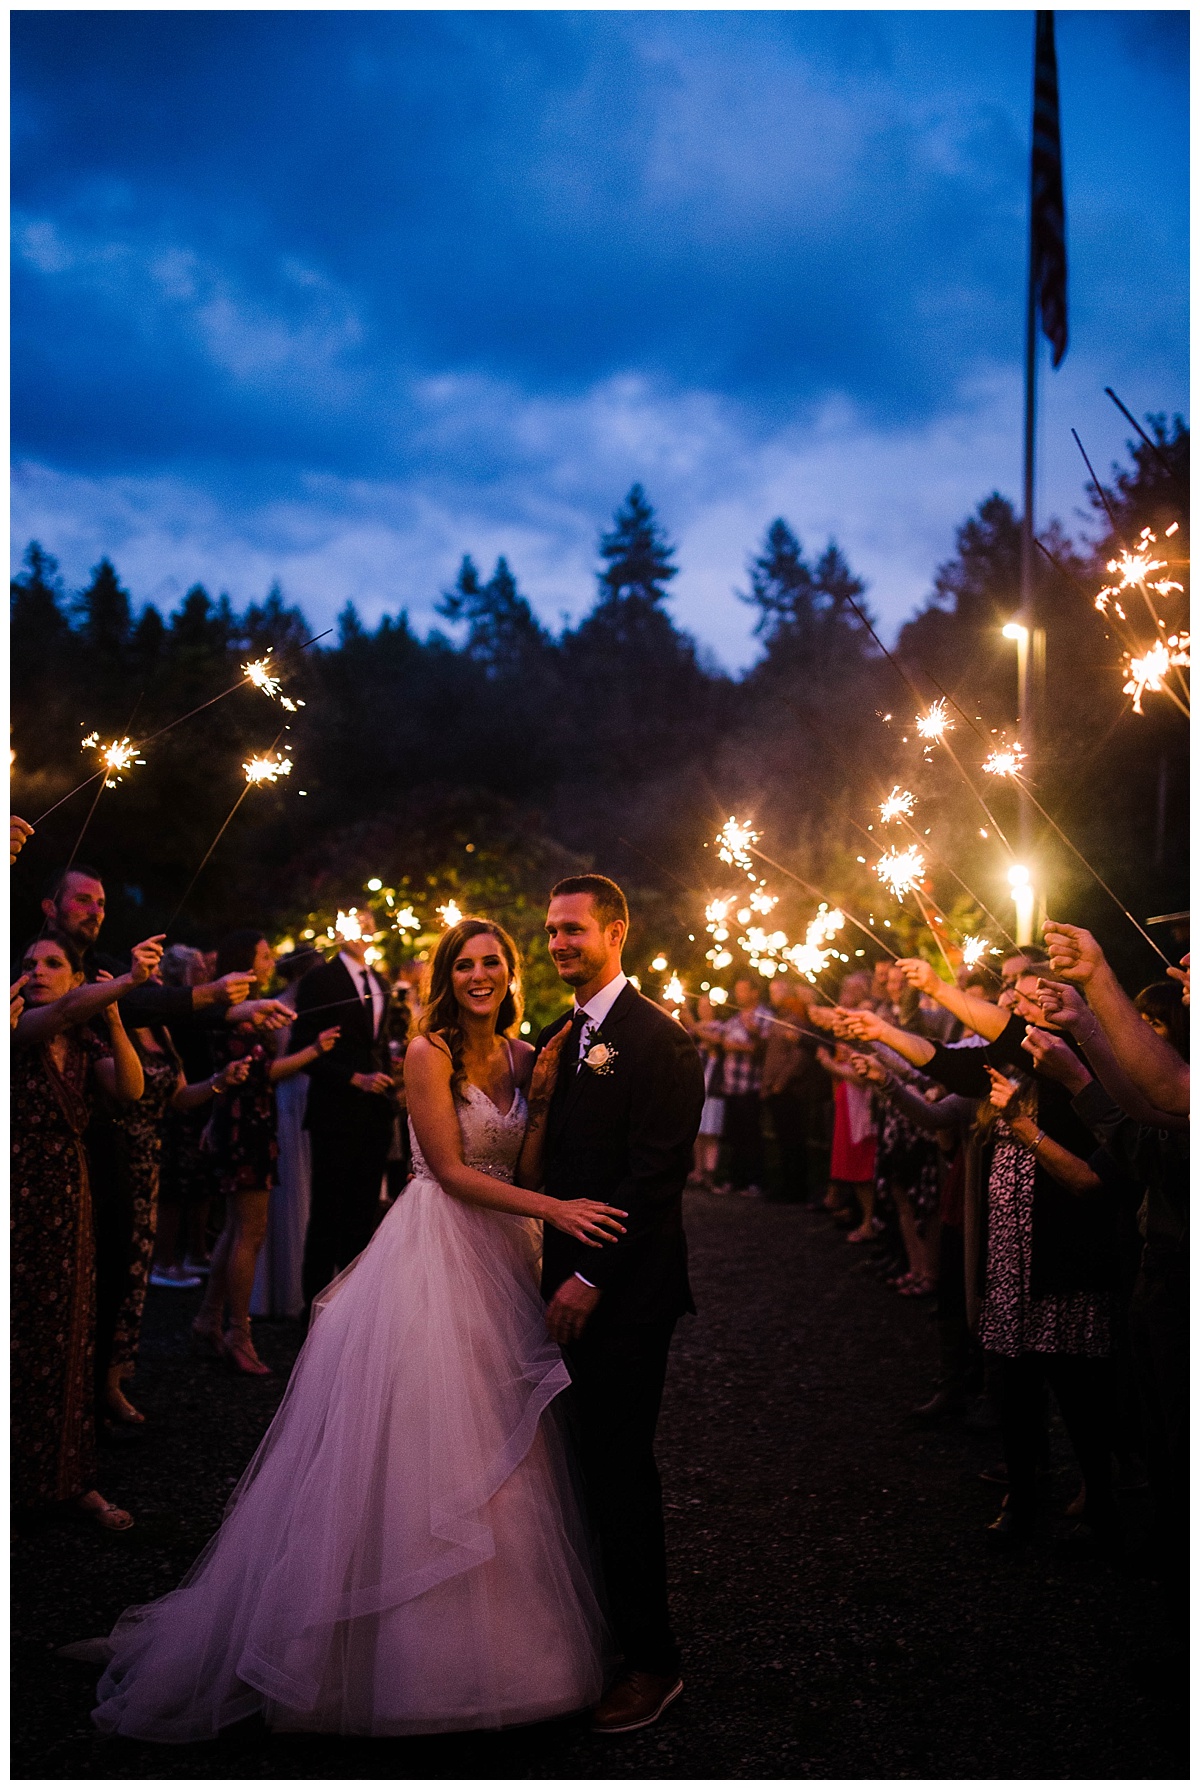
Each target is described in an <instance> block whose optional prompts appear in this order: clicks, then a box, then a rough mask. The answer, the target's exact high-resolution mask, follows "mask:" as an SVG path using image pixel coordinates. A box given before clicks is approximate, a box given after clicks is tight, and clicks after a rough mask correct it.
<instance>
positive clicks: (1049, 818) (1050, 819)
mask: <svg viewBox="0 0 1200 1790" xmlns="http://www.w3.org/2000/svg"><path fill="white" fill-rule="evenodd" d="M1013 781H1014V783H1019V784H1020V786H1021V788H1022V789H1023V790H1024V791H1025V793H1026V795H1027V796H1028V797H1029V800H1030V801H1031V802H1032V803H1033V805H1034V807H1035V808H1036V809H1037V811H1038V813H1039V814H1040V815H1041V817H1042V819H1043V820H1044V821H1045V822H1046V824H1047V825H1048V826H1051V827H1053V829H1054V831H1055V832H1056V833H1057V834H1058V837H1059V838H1060V839H1061V840H1062V842H1063V844H1064V845H1065V846H1066V847H1067V849H1068V851H1072V852H1074V854H1075V856H1076V857H1077V858H1078V859H1079V862H1080V863H1081V864H1082V865H1083V867H1084V869H1085V870H1086V871H1087V873H1088V875H1089V876H1090V877H1092V878H1093V880H1094V881H1096V882H1098V883H1099V885H1100V887H1101V888H1102V889H1103V890H1104V893H1105V894H1106V895H1107V896H1108V898H1109V900H1110V901H1112V902H1115V904H1116V905H1117V907H1119V908H1120V910H1121V912H1122V913H1123V914H1124V916H1125V918H1126V919H1127V920H1128V921H1129V924H1130V925H1131V926H1132V927H1134V928H1135V930H1136V931H1138V932H1140V933H1141V935H1142V937H1143V938H1144V939H1145V941H1146V943H1147V944H1148V945H1149V947H1150V949H1151V950H1152V951H1153V952H1154V954H1155V956H1156V957H1161V958H1162V961H1163V962H1164V963H1165V964H1166V965H1167V966H1168V968H1169V967H1170V964H1171V959H1170V958H1169V957H1168V956H1167V955H1166V953H1165V952H1164V951H1160V950H1159V948H1158V946H1157V945H1156V944H1155V942H1154V940H1153V939H1152V938H1151V937H1150V934H1149V933H1148V932H1147V931H1146V928H1145V927H1144V926H1143V925H1142V924H1141V922H1140V921H1138V920H1135V919H1134V917H1133V915H1132V914H1131V913H1130V911H1129V909H1128V908H1127V907H1126V906H1125V903H1124V902H1123V901H1122V900H1121V897H1120V896H1119V895H1115V894H1114V893H1113V891H1112V890H1111V889H1110V888H1109V886H1108V884H1107V883H1106V882H1105V880H1104V878H1103V877H1102V876H1101V875H1100V872H1099V871H1098V870H1094V869H1093V868H1092V866H1091V865H1090V864H1089V863H1088V861H1087V859H1086V858H1085V857H1084V855H1083V853H1082V852H1081V851H1080V849H1079V847H1078V846H1077V845H1076V844H1075V843H1074V842H1073V841H1072V840H1070V839H1068V838H1067V835H1066V834H1065V833H1064V832H1063V830H1062V828H1061V827H1060V826H1059V824H1058V822H1057V821H1056V820H1055V819H1054V816H1053V815H1052V814H1047V813H1046V810H1045V809H1044V808H1043V807H1042V804H1041V803H1040V802H1039V801H1038V799H1037V797H1036V796H1035V795H1034V793H1033V791H1032V790H1031V789H1030V787H1029V785H1028V784H1027V783H1026V781H1025V779H1024V778H1023V777H1021V776H1019V775H1018V774H1017V773H1016V772H1014V773H1013Z"/></svg>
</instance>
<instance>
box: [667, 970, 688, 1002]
mask: <svg viewBox="0 0 1200 1790" xmlns="http://www.w3.org/2000/svg"><path fill="white" fill-rule="evenodd" d="M662 998H663V1000H664V1001H666V1002H667V1003H668V1005H669V1006H672V1007H682V1006H683V1003H684V1001H686V999H687V993H686V990H685V989H684V986H683V983H682V982H681V981H680V980H679V977H678V976H677V975H676V974H675V972H674V970H672V972H671V974H670V975H669V976H668V978H667V980H666V981H665V982H664V983H663V991H662Z"/></svg>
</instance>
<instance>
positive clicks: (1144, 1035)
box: [1044, 920, 1191, 1115]
mask: <svg viewBox="0 0 1200 1790" xmlns="http://www.w3.org/2000/svg"><path fill="white" fill-rule="evenodd" d="M1044 932H1045V938H1046V949H1047V950H1048V951H1049V953H1050V962H1051V965H1052V967H1053V969H1054V972H1055V974H1056V975H1058V976H1061V977H1062V978H1063V980H1064V981H1066V982H1073V983H1074V984H1075V986H1076V987H1077V988H1082V989H1084V990H1086V993H1087V1000H1088V1005H1089V1007H1090V1008H1091V1010H1092V1012H1093V1013H1094V1014H1095V1016H1096V1018H1097V1020H1098V1021H1099V1022H1100V1024H1101V1025H1102V1026H1103V1028H1104V1031H1105V1033H1106V1035H1107V1037H1108V1041H1109V1043H1110V1045H1111V1046H1112V1051H1113V1055H1114V1056H1115V1058H1116V1060H1117V1062H1118V1064H1119V1065H1120V1067H1121V1068H1122V1069H1123V1070H1124V1072H1125V1074H1126V1075H1127V1076H1128V1077H1129V1080H1130V1081H1131V1082H1132V1083H1133V1085H1134V1087H1135V1088H1136V1089H1137V1091H1138V1092H1139V1093H1140V1094H1141V1096H1142V1098H1143V1099H1144V1100H1146V1101H1148V1102H1149V1103H1150V1104H1151V1105H1152V1106H1155V1107H1157V1108H1159V1110H1160V1111H1162V1112H1165V1113H1172V1114H1179V1115H1182V1114H1184V1113H1187V1112H1188V1111H1189V1110H1190V1105H1191V1075H1190V1071H1189V1069H1188V1065H1187V1064H1186V1063H1185V1062H1184V1060H1183V1058H1182V1057H1181V1056H1180V1055H1179V1053H1178V1051H1176V1050H1174V1049H1173V1048H1172V1047H1171V1045H1169V1044H1168V1043H1167V1041H1166V1039H1165V1038H1160V1037H1159V1035H1158V1033H1157V1032H1155V1031H1153V1030H1152V1029H1151V1028H1150V1027H1149V1026H1148V1025H1147V1024H1146V1022H1145V1020H1144V1019H1143V1018H1142V1016H1141V1014H1140V1013H1139V1012H1138V1010H1137V1008H1136V1007H1135V1006H1134V1004H1133V1002H1132V1001H1131V1000H1130V998H1129V996H1128V995H1127V994H1126V993H1125V990H1124V989H1123V988H1122V987H1121V985H1120V983H1119V982H1118V981H1117V978H1116V977H1115V976H1114V975H1113V972H1112V969H1111V967H1110V965H1109V963H1108V960H1107V958H1106V957H1105V955H1104V952H1103V951H1102V950H1101V948H1100V946H1099V944H1098V943H1097V942H1096V940H1095V939H1094V938H1093V937H1092V935H1091V933H1090V932H1085V931H1084V929H1083V927H1082V926H1068V925H1067V923H1066V922H1065V921H1064V920H1047V921H1046V924H1045V928H1044ZM1079 1042H1080V1043H1081V1044H1082V1045H1083V1047H1084V1049H1085V1050H1090V1046H1089V1044H1088V1041H1087V1039H1085V1038H1084V1037H1082V1036H1081V1037H1080V1040H1079ZM1118 1098H1119V1096H1118ZM1122 1104H1124V1102H1122Z"/></svg>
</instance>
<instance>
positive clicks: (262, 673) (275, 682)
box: [242, 653, 283, 696]
mask: <svg viewBox="0 0 1200 1790" xmlns="http://www.w3.org/2000/svg"><path fill="white" fill-rule="evenodd" d="M270 658H271V655H270V653H268V654H267V655H266V658H264V659H251V660H250V662H249V664H248V665H243V666H242V674H243V676H244V677H245V678H246V679H247V680H248V682H250V683H252V684H253V685H254V688H255V689H256V690H261V691H262V693H263V695H264V696H278V694H279V692H280V690H282V688H283V683H282V680H281V679H280V678H277V677H276V676H275V674H274V672H273V671H272V670H271V667H270Z"/></svg>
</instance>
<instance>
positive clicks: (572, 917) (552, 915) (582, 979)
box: [546, 895, 625, 988]
mask: <svg viewBox="0 0 1200 1790" xmlns="http://www.w3.org/2000/svg"><path fill="white" fill-rule="evenodd" d="M624 933H625V928H624V927H623V926H622V924H621V922H620V921H619V920H614V921H613V922H612V923H611V924H610V925H608V926H602V925H601V923H600V920H599V918H598V917H597V914H596V909H595V907H594V905H593V903H592V898H591V896H590V895H556V896H555V897H554V899H553V900H552V901H551V903H550V907H549V911H548V912H547V914H546V938H547V940H548V942H549V946H550V955H551V957H552V958H553V960H554V967H555V969H556V970H557V971H558V973H559V975H560V976H561V977H562V979H563V981H564V982H565V983H567V985H568V986H569V987H571V988H582V987H583V986H584V985H585V983H588V982H594V981H595V980H596V978H597V977H598V976H600V975H602V974H603V972H604V971H605V970H606V969H609V968H611V966H612V964H613V962H614V961H615V963H616V966H617V968H618V969H619V968H620V964H621V940H622V938H623V937H624ZM614 973H615V972H614Z"/></svg>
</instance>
